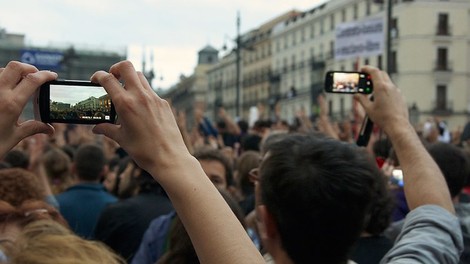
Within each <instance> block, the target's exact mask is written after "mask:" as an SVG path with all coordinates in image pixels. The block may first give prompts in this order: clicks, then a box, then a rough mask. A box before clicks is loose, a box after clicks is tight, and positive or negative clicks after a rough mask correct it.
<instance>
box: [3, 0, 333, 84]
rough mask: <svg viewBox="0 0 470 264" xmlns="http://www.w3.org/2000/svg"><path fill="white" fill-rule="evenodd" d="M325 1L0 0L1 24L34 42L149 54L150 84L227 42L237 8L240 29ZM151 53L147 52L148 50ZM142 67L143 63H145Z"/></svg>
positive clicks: (138, 56) (189, 67) (183, 70)
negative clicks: (152, 74) (152, 72)
mask: <svg viewBox="0 0 470 264" xmlns="http://www.w3.org/2000/svg"><path fill="white" fill-rule="evenodd" d="M325 1H326V0H294V1H285V0H232V1H219V0H197V1H196V0H186V1H182V0H41V1H39V0H0V7H1V8H0V28H5V29H6V31H7V32H8V33H19V34H25V35H26V43H27V44H29V45H35V46H49V45H50V46H70V45H74V46H75V47H76V48H77V49H79V48H87V49H97V50H102V49H106V50H117V51H121V52H127V56H128V59H130V60H131V61H132V62H133V63H134V65H135V67H136V68H137V69H138V70H142V58H143V57H145V58H147V61H148V62H147V65H149V63H150V58H151V57H153V65H154V70H155V73H156V78H155V80H154V82H153V83H152V85H153V87H154V88H155V89H158V88H162V89H167V88H169V87H170V86H171V85H174V84H176V83H177V82H178V80H179V76H180V75H181V74H184V75H190V74H192V73H193V70H194V67H195V66H196V64H197V52H198V51H199V50H201V49H202V48H204V47H205V46H206V45H208V44H209V45H211V46H213V47H214V48H216V49H221V48H222V46H224V44H225V45H227V46H228V47H229V48H230V47H233V44H234V42H233V39H234V38H235V36H236V17H237V11H238V12H240V16H241V26H240V28H241V33H244V32H247V31H249V30H251V29H254V28H257V27H258V26H260V25H261V24H263V23H265V22H267V21H269V20H271V19H273V18H275V17H276V16H278V15H281V14H283V13H285V12H287V11H289V10H293V9H296V10H299V11H306V10H309V9H311V8H313V7H315V6H317V5H318V4H320V3H323V2H325ZM152 54H153V55H152ZM146 70H148V67H147V69H146Z"/></svg>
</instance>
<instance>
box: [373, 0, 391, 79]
mask: <svg viewBox="0 0 470 264" xmlns="http://www.w3.org/2000/svg"><path fill="white" fill-rule="evenodd" d="M384 2H385V0H374V3H376V4H385V3H384ZM392 9H393V2H392V0H387V13H386V29H387V43H386V46H385V54H386V59H387V68H386V71H387V72H388V74H389V75H390V74H391V73H392V71H393V69H392V68H393V65H392V30H391V27H392Z"/></svg>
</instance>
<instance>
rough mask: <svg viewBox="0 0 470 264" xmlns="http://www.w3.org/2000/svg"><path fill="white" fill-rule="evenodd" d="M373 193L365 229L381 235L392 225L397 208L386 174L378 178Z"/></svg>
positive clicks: (369, 232) (372, 233) (370, 232)
mask: <svg viewBox="0 0 470 264" xmlns="http://www.w3.org/2000/svg"><path fill="white" fill-rule="evenodd" d="M372 195H373V198H372V205H371V207H370V210H369V217H368V222H367V223H366V224H367V225H366V227H365V229H364V231H366V232H367V233H368V234H371V235H380V234H382V233H383V232H384V231H385V229H387V227H388V226H389V225H390V222H391V221H392V213H393V210H394V208H395V200H394V199H393V196H392V194H391V192H390V189H389V188H388V186H387V180H386V177H385V176H382V177H377V178H376V184H375V185H374V191H373V193H372Z"/></svg>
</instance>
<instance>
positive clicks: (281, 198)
mask: <svg viewBox="0 0 470 264" xmlns="http://www.w3.org/2000/svg"><path fill="white" fill-rule="evenodd" d="M362 70H363V71H364V72H366V73H369V74H370V75H371V76H372V81H373V82H374V101H370V100H369V98H368V97H367V96H366V95H354V98H355V100H356V101H357V102H358V103H357V104H356V105H355V107H356V108H357V109H356V118H358V119H361V118H363V117H364V116H365V115H366V114H367V115H368V116H369V118H371V119H372V120H373V121H374V123H375V124H376V126H377V128H376V129H375V130H374V134H373V135H372V137H371V140H370V143H369V145H368V146H367V147H365V148H364V147H358V146H356V145H355V143H354V137H355V134H356V133H357V127H356V125H355V124H354V123H352V122H351V121H350V120H347V121H345V122H333V121H332V120H331V119H330V115H329V113H328V107H327V104H326V102H325V98H324V97H323V96H320V97H319V98H318V105H319V106H320V109H319V114H318V116H317V117H316V119H315V120H312V119H311V118H308V117H306V116H305V114H299V116H298V117H297V118H296V122H294V123H293V124H289V123H288V122H286V121H283V120H268V119H259V120H258V121H256V122H255V123H254V124H253V125H252V126H250V125H248V123H247V122H244V121H242V120H241V121H238V122H235V121H234V120H233V118H232V117H230V116H229V115H228V114H227V113H226V112H225V110H224V109H223V108H220V109H219V113H218V114H219V115H218V120H215V121H211V120H209V119H208V118H207V117H205V116H204V114H203V113H204V111H203V109H196V110H195V116H194V120H195V124H196V125H195V126H194V127H191V128H189V127H188V126H187V123H188V122H187V121H188V120H187V118H190V117H186V116H185V115H184V113H180V112H177V111H175V110H174V109H172V107H171V105H170V104H169V103H168V102H167V101H165V100H163V99H161V98H160V97H159V96H158V95H156V94H155V93H154V92H153V90H152V89H151V87H150V85H149V84H148V82H147V80H146V79H145V77H144V76H143V75H142V73H140V72H137V71H135V70H134V67H133V65H132V64H131V63H130V62H128V61H123V62H120V63H117V64H115V65H113V66H112V67H111V68H110V70H109V72H105V71H98V72H96V73H95V74H94V75H93V76H92V77H91V80H92V81H93V82H96V83H99V84H101V85H102V86H103V87H105V89H106V91H107V92H108V94H109V95H110V97H111V99H112V100H113V102H114V105H115V108H116V112H117V114H118V116H119V124H109V123H105V124H99V125H96V126H94V127H91V126H85V125H73V124H58V123H57V124H45V123H42V122H39V121H34V120H29V121H22V120H19V119H20V114H21V112H22V110H23V108H24V106H25V104H26V103H27V101H28V99H29V98H30V96H31V95H32V94H33V93H34V92H35V91H36V89H38V87H39V86H40V85H41V84H42V83H44V82H46V81H50V80H53V79H56V78H57V75H56V74H55V73H53V72H49V71H38V70H37V69H36V68H35V67H33V66H31V65H28V64H23V63H19V62H11V63H9V64H8V65H7V66H6V67H5V68H0V263H134V264H144V263H149V264H150V263H152V264H153V263H199V262H201V263H338V264H340V263H359V264H362V263H365V264H368V263H470V196H469V195H470V181H469V179H470V178H469V176H470V162H469V156H470V155H469V154H468V153H469V152H468V150H467V149H466V148H467V147H468V143H469V140H470V132H469V131H467V130H468V129H470V125H469V126H468V128H467V127H466V128H465V129H464V130H463V131H461V132H460V133H458V132H455V133H451V132H450V131H448V128H447V127H446V125H445V122H443V121H442V120H440V119H433V120H428V121H427V122H426V123H425V124H424V125H423V126H422V127H414V126H412V125H411V124H410V122H409V118H408V110H407V106H406V103H405V99H404V98H403V97H402V95H401V94H400V90H399V88H397V87H396V86H395V85H394V84H393V83H392V81H391V80H390V78H389V77H388V75H387V74H386V73H384V72H382V71H380V70H379V69H377V68H374V67H369V66H365V67H364V68H363V69H362ZM123 84H125V85H123ZM351 96H352V95H351ZM191 118H192V117H191ZM379 131H380V132H379ZM396 169H399V170H401V171H402V173H403V186H402V185H398V184H396V182H394V181H393V179H392V178H393V177H392V171H393V170H396Z"/></svg>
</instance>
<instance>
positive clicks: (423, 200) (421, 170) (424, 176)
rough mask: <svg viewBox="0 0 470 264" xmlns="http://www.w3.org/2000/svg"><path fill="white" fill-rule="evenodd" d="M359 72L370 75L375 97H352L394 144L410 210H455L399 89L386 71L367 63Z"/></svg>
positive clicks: (440, 175) (444, 182)
mask: <svg viewBox="0 0 470 264" xmlns="http://www.w3.org/2000/svg"><path fill="white" fill-rule="evenodd" d="M362 71H363V72H366V73H369V74H370V75H371V77H372V82H373V83H374V100H373V101H370V100H369V98H367V96H364V95H356V96H355V98H356V99H357V100H358V101H359V102H360V103H361V105H362V106H363V107H364V109H365V111H366V113H367V115H368V116H369V117H370V118H371V119H372V121H374V123H375V124H377V125H379V126H380V127H381V128H382V129H383V130H384V131H385V133H386V134H387V135H388V136H389V138H390V140H391V142H392V144H393V149H394V150H395V152H396V155H397V157H398V160H399V161H400V165H401V167H402V170H403V175H404V186H405V187H404V189H405V195H406V198H407V203H408V207H409V208H410V209H411V210H413V209H414V208H417V207H419V206H421V205H427V204H434V205H438V206H441V207H443V208H445V209H446V210H448V211H449V212H451V213H454V207H453V204H452V201H451V199H450V194H449V190H448V188H447V187H446V186H447V185H446V181H445V179H444V177H443V175H442V173H441V171H440V169H439V167H438V166H437V164H436V163H435V162H434V160H433V159H432V158H431V156H430V155H429V153H428V152H427V151H426V149H425V148H424V146H423V144H422V143H421V141H420V139H419V138H418V135H417V134H416V131H415V130H414V128H413V126H412V125H411V124H410V122H409V119H408V108H407V106H406V103H405V99H404V98H403V96H402V95H401V93H400V90H399V89H398V88H397V87H396V86H395V85H394V84H393V83H392V81H391V80H390V77H389V76H388V74H387V73H386V72H383V71H381V70H379V69H377V68H374V67H370V66H365V67H363V68H362ZM429 190H433V191H432V192H429Z"/></svg>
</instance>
